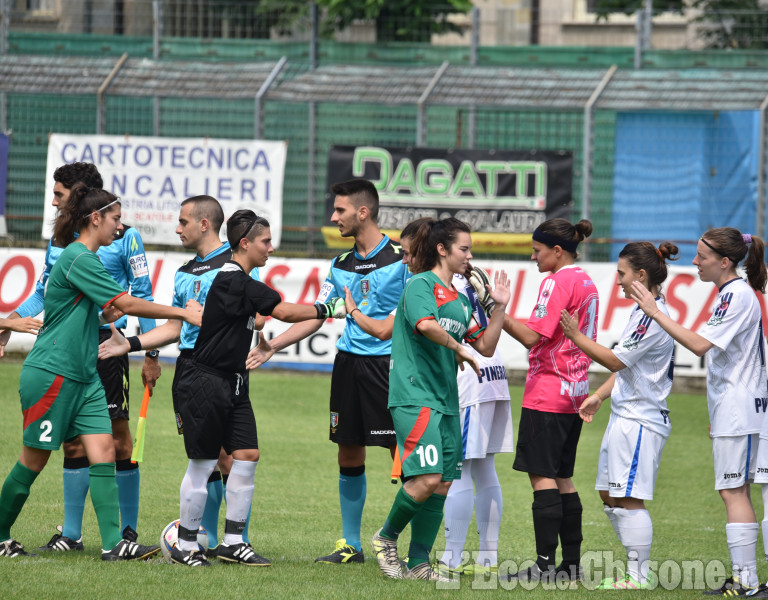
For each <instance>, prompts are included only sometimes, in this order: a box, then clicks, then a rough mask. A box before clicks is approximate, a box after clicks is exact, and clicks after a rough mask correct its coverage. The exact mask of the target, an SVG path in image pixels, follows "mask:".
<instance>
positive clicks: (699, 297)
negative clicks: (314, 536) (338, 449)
mask: <svg viewBox="0 0 768 600" xmlns="http://www.w3.org/2000/svg"><path fill="white" fill-rule="evenodd" d="M44 255H45V253H44V251H43V250H27V249H23V250H22V249H18V250H16V249H9V248H2V249H0V315H7V314H8V313H10V312H11V311H13V310H15V309H16V307H17V306H19V305H20V304H21V303H22V302H23V301H24V300H25V299H26V298H27V297H28V296H29V295H30V294H31V293H32V291H33V290H34V285H35V282H36V280H37V278H38V277H39V276H40V274H41V272H42V268H43V260H44ZM147 258H148V261H149V269H150V275H151V278H152V285H153V289H154V294H155V299H156V300H157V301H158V302H162V303H164V304H170V303H171V301H172V298H173V276H174V274H175V272H176V270H177V269H178V268H179V267H180V266H181V265H182V264H184V262H186V260H188V259H189V258H190V257H189V255H187V254H184V253H176V252H148V253H147ZM476 264H477V265H479V266H481V267H483V268H485V269H487V270H488V271H490V272H491V273H493V272H494V271H495V270H497V269H504V270H505V271H506V272H507V273H508V274H509V276H510V278H511V284H512V299H511V301H510V304H509V306H508V312H509V314H510V315H511V316H513V317H515V318H517V319H520V320H523V321H525V320H527V319H528V317H529V316H530V313H531V311H532V310H533V307H534V304H535V303H536V298H537V295H538V290H539V284H540V283H541V281H542V279H543V278H544V275H543V274H541V273H539V272H538V270H537V269H536V266H535V265H534V264H533V263H523V262H512V261H509V262H507V261H489V260H478V261H476ZM581 266H582V268H584V270H586V271H587V272H588V273H589V274H590V275H591V276H592V279H593V280H594V282H595V284H596V285H597V289H598V293H599V294H600V312H599V316H598V336H597V341H598V342H600V343H601V344H603V345H605V346H608V347H611V346H613V345H614V344H615V343H617V342H618V340H619V337H620V336H621V332H622V331H623V329H624V326H625V325H626V323H627V320H628V319H629V316H630V312H631V311H632V310H633V308H634V306H635V304H634V302H632V301H631V300H628V299H626V298H624V294H623V293H622V291H621V288H619V287H618V286H617V285H616V268H615V266H614V265H611V264H609V263H585V264H582V265H581ZM328 267H329V261H327V260H314V259H285V258H270V260H269V262H268V263H267V266H265V267H263V268H262V269H261V273H260V275H261V279H262V281H264V282H265V283H267V284H268V285H270V286H271V287H273V288H274V289H276V290H277V291H278V292H279V293H280V295H281V296H282V297H283V299H284V300H287V301H289V302H296V303H299V304H312V303H314V301H315V299H316V298H317V295H318V293H319V291H320V286H321V285H322V283H323V281H324V280H325V275H326V273H327V271H328ZM669 272H670V273H669V278H668V279H667V281H666V282H665V285H664V294H665V296H666V298H667V304H668V306H669V311H670V315H671V316H672V318H673V319H675V320H677V321H678V322H679V323H681V324H682V325H684V326H685V327H688V328H691V329H694V330H696V329H698V328H699V327H701V326H702V325H703V324H704V323H705V322H706V321H707V319H708V318H709V316H710V315H711V314H712V310H713V308H714V303H715V298H716V297H717V288H715V286H714V285H712V284H711V283H703V282H701V281H699V278H698V276H697V274H696V269H695V268H694V267H679V266H674V267H670V269H669ZM759 299H760V301H761V305H762V308H763V322H764V323H765V322H766V312H765V311H766V297H765V296H759ZM343 326H344V324H343V321H341V320H339V321H327V322H326V323H325V324H324V325H323V327H322V328H321V329H320V330H319V331H318V332H317V333H315V334H314V335H312V336H310V337H308V338H307V339H305V340H302V341H301V342H299V343H298V344H296V345H294V346H291V347H289V348H286V349H285V350H283V351H282V352H279V353H277V354H276V355H275V356H274V357H273V358H272V360H271V361H270V363H271V364H273V365H275V366H281V367H285V368H290V369H319V370H330V369H331V367H332V364H333V358H334V355H335V354H336V348H335V345H336V340H338V338H339V336H340V335H341V331H342V328H343ZM287 328H288V324H286V323H282V322H280V321H277V320H275V319H272V318H269V319H267V324H266V326H265V327H264V335H266V336H267V338H272V337H274V336H276V335H278V334H279V333H281V332H282V331H284V330H285V329H287ZM134 333H138V322H137V320H136V319H133V318H131V319H130V320H129V325H128V330H127V331H126V334H127V335H133V334H134ZM33 342H34V338H33V337H32V336H30V335H23V334H18V333H14V334H13V335H12V336H11V343H10V344H9V346H8V349H9V350H22V351H28V350H29V349H30V348H31V347H32V343H33ZM499 349H500V351H501V354H502V356H503V358H504V364H505V365H506V366H507V368H509V369H520V370H524V369H527V368H528V354H527V351H526V350H525V348H524V347H523V346H522V345H521V344H519V343H518V342H516V341H515V340H514V339H512V338H511V337H509V336H508V335H506V334H502V338H501V341H500V344H499ZM177 354H178V350H177V349H176V348H175V346H168V347H166V348H163V349H162V356H164V357H170V356H176V355H177ZM592 369H593V370H604V369H602V367H599V366H595V365H594V364H593V366H592ZM675 374H676V375H677V376H687V375H691V376H703V375H704V374H705V363H704V359H703V358H699V357H697V356H695V355H694V354H693V353H691V352H689V351H688V350H686V349H685V348H682V347H681V346H679V345H678V346H677V347H676V354H675Z"/></svg>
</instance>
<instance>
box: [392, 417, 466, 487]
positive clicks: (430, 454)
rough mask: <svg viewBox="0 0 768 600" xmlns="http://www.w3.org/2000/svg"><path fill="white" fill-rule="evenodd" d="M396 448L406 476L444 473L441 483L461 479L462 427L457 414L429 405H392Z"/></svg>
mask: <svg viewBox="0 0 768 600" xmlns="http://www.w3.org/2000/svg"><path fill="white" fill-rule="evenodd" d="M389 410H390V412H391V413H392V421H393V422H394V423H395V434H396V435H397V447H398V450H399V451H400V458H401V460H402V462H403V475H405V476H406V477H415V476H416V475H426V474H429V473H440V474H442V476H443V477H442V481H454V480H455V479H459V478H460V477H461V460H462V448H461V427H460V425H459V416H458V415H445V414H443V413H441V412H439V411H437V410H434V409H432V408H429V407H426V406H393V407H392V408H390V409H389Z"/></svg>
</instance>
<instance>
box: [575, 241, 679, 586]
mask: <svg viewBox="0 0 768 600" xmlns="http://www.w3.org/2000/svg"><path fill="white" fill-rule="evenodd" d="M677 253H678V250H677V246H675V245H674V244H672V243H670V242H665V243H663V244H661V245H660V246H659V247H658V248H656V247H655V246H654V245H653V244H651V243H650V242H632V243H630V244H627V245H626V246H624V249H623V250H622V251H621V252H620V253H619V261H618V264H617V268H616V271H617V273H618V281H617V283H618V285H619V286H621V288H622V290H623V292H624V296H626V297H627V298H629V297H630V295H631V294H632V287H631V285H632V282H634V281H637V282H639V283H641V284H642V285H643V286H645V287H646V288H647V289H648V291H649V292H650V293H651V295H652V296H653V297H654V299H655V302H656V306H657V307H658V309H659V310H660V311H661V312H663V313H664V314H665V315H669V313H668V311H667V306H666V303H665V302H664V297H663V296H662V294H661V284H662V283H663V282H664V281H665V280H666V278H667V263H666V259H669V258H670V257H672V256H674V255H676V254H677ZM577 316H578V315H574V316H571V315H570V314H568V313H567V312H566V311H565V310H563V311H562V312H561V313H560V326H561V327H562V328H563V332H564V333H565V335H566V337H567V338H568V339H569V340H571V341H572V342H573V343H574V344H576V345H577V346H578V347H579V348H580V349H581V350H582V351H583V352H584V353H585V354H586V355H587V356H589V357H590V358H591V359H592V360H594V361H597V362H598V363H600V364H601V365H603V366H604V367H605V368H606V369H608V370H609V371H612V373H613V374H612V375H611V376H610V377H609V378H608V380H607V381H606V382H605V383H603V385H601V386H600V387H599V388H598V389H597V391H596V392H595V393H594V394H592V395H591V396H589V397H588V398H587V399H586V400H584V402H583V403H582V404H581V408H580V409H579V416H581V418H582V419H583V420H584V421H585V422H587V423H591V422H592V417H593V416H594V415H595V413H597V411H598V410H599V409H600V406H601V405H602V403H603V400H605V399H606V398H607V397H608V396H610V397H611V417H610V420H609V422H608V427H607V428H606V430H605V435H604V436H603V443H602V445H601V447H600V458H599V461H598V466H597V481H596V483H595V489H596V490H598V491H599V492H600V498H601V499H602V501H603V503H604V504H605V508H604V510H605V514H606V515H607V516H608V519H609V520H610V521H611V525H612V526H613V529H614V531H615V532H616V535H617V536H618V538H619V541H620V542H621V544H622V545H623V546H624V548H625V549H626V551H627V557H628V562H627V572H626V576H625V577H623V578H621V579H618V580H617V579H616V578H608V579H605V580H604V581H603V582H602V583H601V584H600V585H599V586H598V589H644V588H647V587H648V585H649V581H648V577H649V573H648V558H649V557H650V553H651V542H652V540H653V524H652V523H651V516H650V515H649V514H648V511H647V510H646V508H645V500H653V488H654V486H655V484H656V473H657V472H658V468H659V462H660V461H661V452H662V450H663V449H664V444H665V443H666V441H667V438H668V437H669V432H670V429H671V425H670V422H669V410H667V396H668V395H669V392H670V390H671V389H672V374H673V367H674V362H673V359H672V354H673V351H674V342H673V341H672V338H671V337H670V336H669V334H668V333H667V332H666V331H664V330H663V329H662V328H661V327H659V326H658V325H657V324H656V323H654V322H653V321H652V320H651V318H650V317H648V316H647V315H645V314H644V313H643V311H641V310H639V309H638V308H635V310H633V311H632V315H631V316H630V318H629V322H628V323H627V326H626V327H625V328H624V333H622V335H621V338H620V339H619V342H618V344H617V345H616V347H615V348H613V349H612V350H611V349H608V348H606V347H604V346H601V345H600V344H598V343H597V342H594V341H593V340H592V339H591V338H589V337H587V336H586V335H584V334H583V333H582V332H581V331H579V328H578V321H577V319H576V317H577Z"/></svg>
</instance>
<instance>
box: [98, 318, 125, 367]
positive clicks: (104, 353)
mask: <svg viewBox="0 0 768 600" xmlns="http://www.w3.org/2000/svg"><path fill="white" fill-rule="evenodd" d="M109 328H110V329H111V330H112V337H110V338H109V339H108V340H105V341H103V342H102V343H101V344H99V360H104V359H105V358H112V357H114V356H122V355H123V354H128V352H129V351H130V350H131V345H130V344H129V343H128V340H127V339H125V337H124V336H123V334H122V333H120V332H119V331H118V330H117V329H115V326H114V325H112V324H111V323H110V325H109Z"/></svg>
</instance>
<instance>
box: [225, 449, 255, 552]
mask: <svg viewBox="0 0 768 600" xmlns="http://www.w3.org/2000/svg"><path fill="white" fill-rule="evenodd" d="M258 464H259V462H258V461H255V462H254V461H249V460H233V461H232V469H231V470H230V471H229V478H228V479H227V521H233V522H235V523H243V524H244V523H245V521H246V519H247V518H248V514H249V513H250V512H251V503H252V502H253V489H254V485H253V477H254V475H255V474H256V467H257V465H258ZM223 543H224V545H225V546H231V545H233V544H242V543H243V534H242V533H228V532H226V531H225V532H224V540H223Z"/></svg>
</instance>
